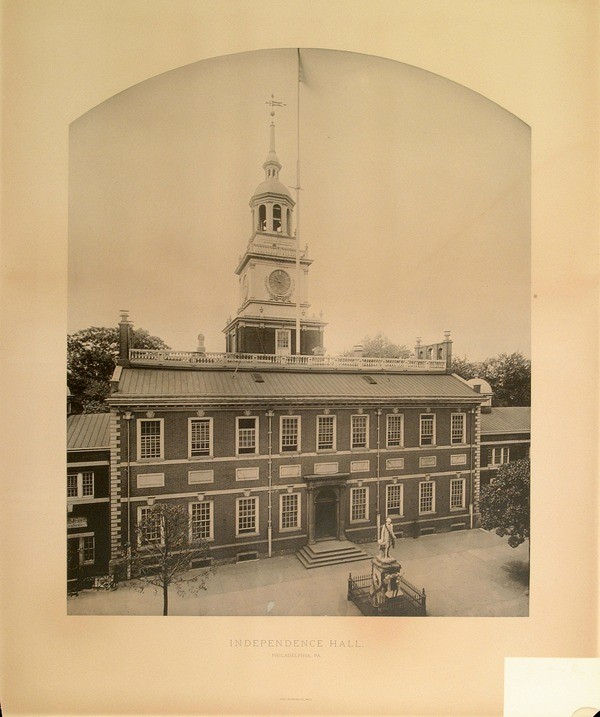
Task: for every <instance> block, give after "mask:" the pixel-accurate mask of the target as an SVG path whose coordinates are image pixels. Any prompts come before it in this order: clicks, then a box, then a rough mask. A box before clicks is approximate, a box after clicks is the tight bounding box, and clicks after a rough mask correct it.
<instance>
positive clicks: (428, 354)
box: [427, 346, 433, 359]
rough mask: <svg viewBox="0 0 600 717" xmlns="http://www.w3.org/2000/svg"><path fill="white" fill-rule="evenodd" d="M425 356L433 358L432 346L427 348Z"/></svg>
mask: <svg viewBox="0 0 600 717" xmlns="http://www.w3.org/2000/svg"><path fill="white" fill-rule="evenodd" d="M427 358H428V359H431V358H433V348H432V347H431V346H430V347H429V348H428V349H427Z"/></svg>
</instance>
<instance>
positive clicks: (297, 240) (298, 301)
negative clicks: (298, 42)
mask: <svg viewBox="0 0 600 717" xmlns="http://www.w3.org/2000/svg"><path fill="white" fill-rule="evenodd" d="M297 58H298V77H297V97H296V138H297V146H296V354H298V355H299V354H300V353H302V351H301V346H300V298H301V293H300V292H301V287H302V284H301V281H300V69H301V67H302V65H301V63H300V48H297Z"/></svg>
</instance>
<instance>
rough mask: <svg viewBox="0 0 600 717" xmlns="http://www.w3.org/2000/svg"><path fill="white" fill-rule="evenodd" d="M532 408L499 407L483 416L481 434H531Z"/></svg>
mask: <svg viewBox="0 0 600 717" xmlns="http://www.w3.org/2000/svg"><path fill="white" fill-rule="evenodd" d="M530 431H531V407H530V406H498V407H495V408H492V411H491V413H482V414H481V433H529V432H530Z"/></svg>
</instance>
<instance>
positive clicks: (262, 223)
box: [258, 204, 267, 232]
mask: <svg viewBox="0 0 600 717" xmlns="http://www.w3.org/2000/svg"><path fill="white" fill-rule="evenodd" d="M266 230H267V208H266V207H265V205H264V204H261V205H260V206H259V207H258V231H261V232H264V231H266Z"/></svg>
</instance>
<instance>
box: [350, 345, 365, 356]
mask: <svg viewBox="0 0 600 717" xmlns="http://www.w3.org/2000/svg"><path fill="white" fill-rule="evenodd" d="M363 351H364V346H363V345H362V344H356V346H354V348H353V349H352V355H353V356H356V357H358V358H362V355H363Z"/></svg>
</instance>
